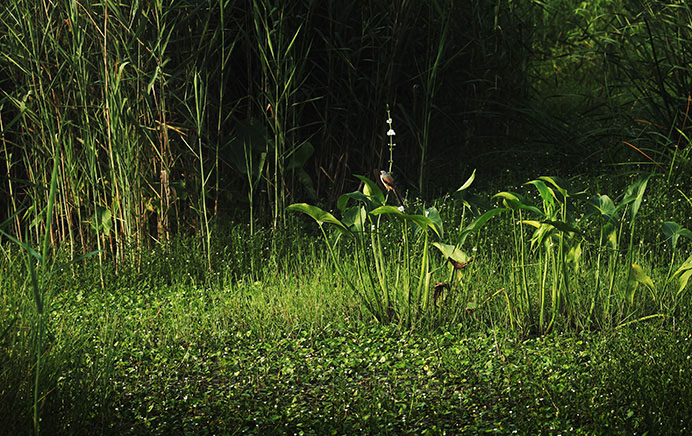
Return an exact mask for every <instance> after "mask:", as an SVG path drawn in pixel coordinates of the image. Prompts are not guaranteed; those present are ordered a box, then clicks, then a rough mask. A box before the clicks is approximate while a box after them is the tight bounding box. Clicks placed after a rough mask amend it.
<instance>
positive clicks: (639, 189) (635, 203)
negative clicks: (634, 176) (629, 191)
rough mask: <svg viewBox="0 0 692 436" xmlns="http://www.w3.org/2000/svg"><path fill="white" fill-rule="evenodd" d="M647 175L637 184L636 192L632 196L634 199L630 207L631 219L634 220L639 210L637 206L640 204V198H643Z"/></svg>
mask: <svg viewBox="0 0 692 436" xmlns="http://www.w3.org/2000/svg"><path fill="white" fill-rule="evenodd" d="M649 177H651V176H649ZM649 177H647V178H645V179H644V180H642V181H641V182H640V183H639V184H638V185H637V194H636V196H635V198H634V201H633V202H632V208H631V209H630V214H631V216H632V221H634V219H635V218H636V216H637V212H638V211H639V207H640V206H641V204H642V200H643V199H644V191H645V190H646V185H647V184H648V183H649Z"/></svg>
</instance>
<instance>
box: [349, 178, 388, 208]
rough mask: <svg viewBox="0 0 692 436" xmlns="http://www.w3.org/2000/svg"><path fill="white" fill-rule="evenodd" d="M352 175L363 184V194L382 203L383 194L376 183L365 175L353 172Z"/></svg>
mask: <svg viewBox="0 0 692 436" xmlns="http://www.w3.org/2000/svg"><path fill="white" fill-rule="evenodd" d="M354 176H355V177H356V178H357V179H358V180H360V181H361V182H363V183H364V184H365V185H364V186H363V194H365V195H368V196H370V197H374V198H376V199H377V201H378V202H379V203H380V204H382V203H384V194H383V193H382V190H381V189H380V187H379V186H377V183H375V182H373V181H372V180H370V179H368V178H367V177H363V176H359V175H358V174H354Z"/></svg>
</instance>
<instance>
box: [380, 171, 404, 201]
mask: <svg viewBox="0 0 692 436" xmlns="http://www.w3.org/2000/svg"><path fill="white" fill-rule="evenodd" d="M380 181H382V184H383V185H384V187H385V188H387V191H392V192H393V193H394V196H395V197H396V199H397V201H398V202H399V205H400V206H403V205H404V202H403V201H402V200H401V196H400V195H399V192H397V190H396V182H394V177H393V176H392V175H391V174H389V173H388V172H387V171H385V170H382V171H380Z"/></svg>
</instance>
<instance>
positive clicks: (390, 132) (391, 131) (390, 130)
mask: <svg viewBox="0 0 692 436" xmlns="http://www.w3.org/2000/svg"><path fill="white" fill-rule="evenodd" d="M394 135H396V133H394V129H389V130H387V136H394Z"/></svg>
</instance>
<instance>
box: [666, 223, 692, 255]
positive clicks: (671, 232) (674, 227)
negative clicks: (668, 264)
mask: <svg viewBox="0 0 692 436" xmlns="http://www.w3.org/2000/svg"><path fill="white" fill-rule="evenodd" d="M661 231H662V232H663V235H664V236H665V237H666V240H669V239H670V242H671V245H672V246H673V250H675V248H676V247H677V245H678V238H680V236H684V237H686V238H687V239H691V240H692V232H690V231H689V230H688V229H686V228H684V227H682V226H681V225H680V224H678V223H676V222H673V221H666V222H664V223H663V224H662V225H661Z"/></svg>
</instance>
